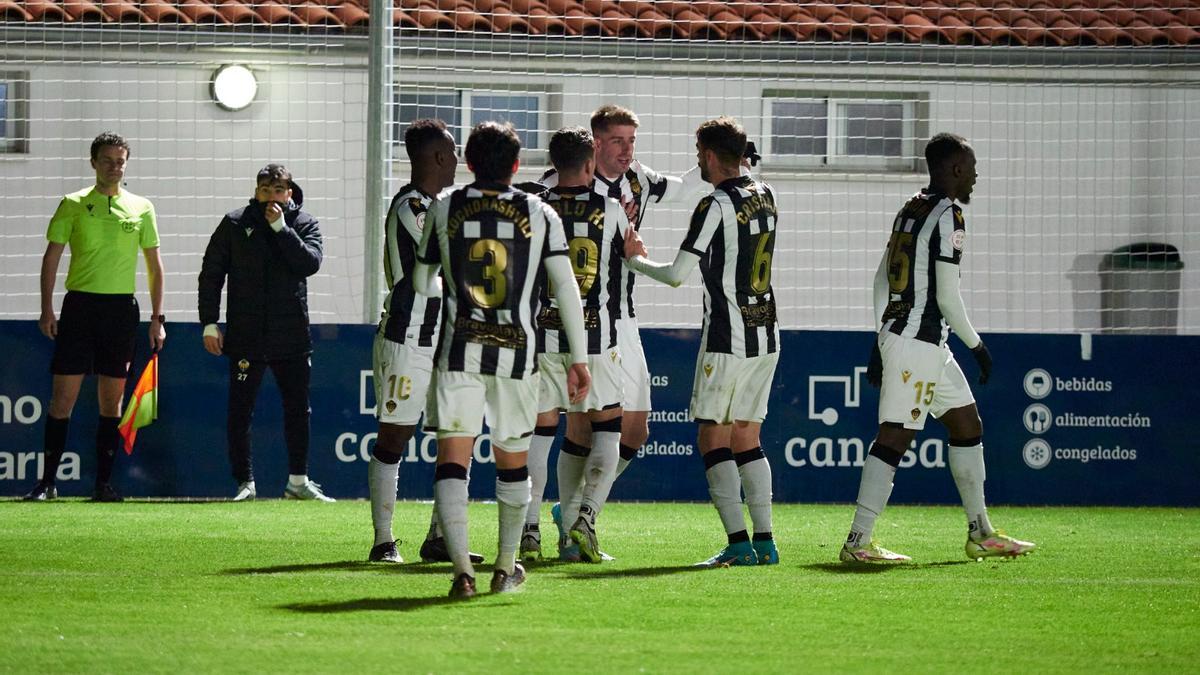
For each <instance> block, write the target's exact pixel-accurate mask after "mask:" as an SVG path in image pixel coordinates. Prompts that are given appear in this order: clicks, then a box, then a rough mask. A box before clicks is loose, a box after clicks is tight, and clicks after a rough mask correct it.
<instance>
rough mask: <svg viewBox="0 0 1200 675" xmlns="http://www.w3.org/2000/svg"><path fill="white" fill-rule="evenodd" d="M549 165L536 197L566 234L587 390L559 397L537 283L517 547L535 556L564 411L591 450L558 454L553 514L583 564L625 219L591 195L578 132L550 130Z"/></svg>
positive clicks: (611, 420) (562, 348) (588, 556)
mask: <svg viewBox="0 0 1200 675" xmlns="http://www.w3.org/2000/svg"><path fill="white" fill-rule="evenodd" d="M550 161H551V162H553V163H554V168H555V169H556V170H557V171H558V176H559V181H558V184H557V186H555V187H553V188H550V189H549V190H547V191H546V192H545V193H543V194H542V199H544V200H545V201H546V203H547V204H549V205H550V206H551V207H553V208H554V210H555V211H556V212H557V213H558V215H559V217H560V218H562V222H563V229H564V231H565V233H566V236H567V248H568V259H569V260H570V262H571V267H572V268H573V270H574V274H575V281H576V282H577V283H578V284H579V292H580V295H581V297H582V301H583V312H584V326H585V328H586V331H587V353H588V368H589V370H590V371H591V373H592V387H591V390H590V391H589V393H588V397H587V398H586V399H584V400H583V401H580V402H578V403H576V404H571V403H570V402H569V401H568V400H567V392H566V390H565V389H563V387H562V384H563V382H564V378H563V377H562V375H563V373H564V372H565V371H566V370H567V368H568V367H569V366H570V356H571V355H570V352H571V350H570V347H571V345H569V344H568V343H567V340H566V335H565V333H564V332H563V331H562V320H561V318H560V316H559V312H558V306H557V303H556V302H555V300H554V298H553V297H551V294H550V289H549V288H547V287H543V288H542V297H541V305H542V309H541V311H540V312H539V314H538V363H539V368H540V370H541V372H542V381H541V392H540V395H539V406H538V410H539V411H541V412H540V413H539V414H538V419H537V426H536V428H535V429H534V436H533V439H532V440H531V441H530V447H529V475H530V480H531V482H532V491H531V495H532V497H531V499H530V504H529V509H528V511H527V513H526V517H525V530H524V532H523V533H522V535H521V549H520V553H521V557H522V558H524V559H526V560H536V559H540V558H541V534H540V531H539V527H538V517H539V515H540V510H541V502H542V493H543V491H544V490H545V487H546V478H547V465H548V459H549V455H550V447H551V445H552V444H553V443H554V437H555V435H556V434H557V431H558V415H559V411H560V410H566V411H567V417H568V419H569V420H570V421H571V423H572V424H574V425H576V426H584V427H587V428H590V430H591V437H592V443H593V445H594V447H592V448H591V449H590V452H587V453H586V454H584V453H583V452H582V451H583V450H584V448H582V447H580V446H579V445H578V444H575V443H572V442H571V441H570V440H568V441H567V442H566V443H565V444H564V446H563V451H562V452H561V453H559V456H558V485H559V499H560V500H561V506H560V508H561V509H562V511H561V513H562V516H560V517H561V518H562V519H563V520H565V522H567V523H569V524H573V526H572V527H571V529H570V537H571V538H572V539H573V540H575V541H576V542H577V546H578V553H577V554H576V555H577V556H579V557H582V558H583V559H585V560H587V561H589V562H600V560H601V555H600V549H599V546H598V544H597V542H596V516H597V515H598V514H599V513H600V510H601V509H602V508H603V507H604V502H605V501H607V499H608V493H609V491H610V490H611V489H612V483H613V480H614V479H616V470H617V461H618V459H619V458H620V454H619V449H618V446H619V444H620V437H621V413H622V408H621V403H622V400H623V398H624V384H623V379H624V376H623V373H622V371H621V353H620V350H619V349H618V347H617V327H616V321H617V317H618V316H619V312H620V307H619V303H620V292H621V281H622V277H623V272H622V262H623V258H624V255H623V250H624V244H625V232H626V231H627V230H628V228H629V221H628V219H627V217H626V215H625V211H624V209H622V208H621V205H620V204H619V203H618V202H617V201H616V200H615V199H611V198H608V197H605V196H603V195H600V194H597V193H596V192H593V191H592V188H591V186H592V174H593V173H594V172H595V169H596V162H595V148H594V141H593V139H592V134H591V133H590V132H589V131H588V130H587V129H584V128H583V127H571V128H566V129H560V130H559V131H557V132H555V134H554V136H553V137H552V138H551V139H550ZM558 547H559V556H560V557H564V556H569V554H567V553H565V552H566V551H567V549H568V544H567V542H566V537H565V536H564V535H563V534H560V535H559V542H558Z"/></svg>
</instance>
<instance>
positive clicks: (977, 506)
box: [949, 443, 995, 541]
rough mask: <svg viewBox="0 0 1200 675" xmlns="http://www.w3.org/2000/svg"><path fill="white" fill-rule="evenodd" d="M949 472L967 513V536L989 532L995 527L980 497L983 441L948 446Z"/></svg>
mask: <svg viewBox="0 0 1200 675" xmlns="http://www.w3.org/2000/svg"><path fill="white" fill-rule="evenodd" d="M949 454H950V474H951V475H952V476H954V484H955V485H957V486H958V496H959V497H961V498H962V504H963V510H964V511H966V513H967V535H968V536H969V537H971V539H974V540H976V541H978V540H980V539H984V538H986V537H988V536H989V535H991V534H992V533H993V532H995V530H993V529H992V523H991V521H990V520H988V514H987V505H986V504H985V503H984V499H983V481H984V480H986V479H987V471H986V469H985V468H984V466H983V444H982V443H979V444H977V445H972V446H970V447H966V448H962V447H956V446H953V445H952V446H950V453H949Z"/></svg>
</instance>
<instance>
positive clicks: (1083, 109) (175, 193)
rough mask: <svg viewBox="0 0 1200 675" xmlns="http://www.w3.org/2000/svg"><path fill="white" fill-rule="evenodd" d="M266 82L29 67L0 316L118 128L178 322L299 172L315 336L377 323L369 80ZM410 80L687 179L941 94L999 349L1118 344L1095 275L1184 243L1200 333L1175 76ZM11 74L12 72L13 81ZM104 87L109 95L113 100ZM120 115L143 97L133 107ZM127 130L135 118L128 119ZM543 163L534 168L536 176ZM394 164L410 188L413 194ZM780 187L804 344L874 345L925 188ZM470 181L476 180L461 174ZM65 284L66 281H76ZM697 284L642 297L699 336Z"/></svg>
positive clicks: (787, 320)
mask: <svg viewBox="0 0 1200 675" xmlns="http://www.w3.org/2000/svg"><path fill="white" fill-rule="evenodd" d="M260 58H263V59H264V63H263V64H262V65H260V66H259V70H260V76H261V77H260V79H261V81H262V82H263V85H262V86H263V93H261V94H260V97H259V100H258V102H256V103H255V104H254V105H253V106H252V107H251V108H250V109H249V110H248V111H245V112H242V113H226V112H222V111H220V110H219V109H217V108H216V106H214V105H213V104H212V103H211V102H210V101H209V100H208V94H207V82H208V77H209V75H210V73H211V70H212V67H213V66H215V64H216V63H217V61H218V59H217V58H216V57H208V58H207V59H200V62H197V63H186V64H178V63H176V64H171V63H163V64H150V65H125V66H119V67H113V66H105V67H103V68H100V67H99V66H95V67H88V66H86V65H84V66H82V67H81V66H80V65H78V64H52V63H45V62H36V63H31V64H29V65H27V66H24V68H27V69H28V70H29V71H30V79H31V82H32V88H33V94H34V96H33V103H32V108H33V116H34V118H35V123H34V134H33V136H34V144H33V153H32V155H31V156H30V157H28V158H27V159H19V160H12V159H5V160H0V186H2V192H3V193H4V195H5V201H6V204H7V205H8V207H7V208H6V209H5V211H4V213H3V214H0V225H2V226H3V231H4V233H5V237H4V238H3V239H2V240H0V241H2V242H3V246H4V249H5V250H4V253H3V257H2V258H0V260H3V261H4V267H5V269H4V270H3V274H4V283H5V287H6V290H5V293H4V295H3V296H2V297H0V318H17V317H23V318H24V317H33V316H35V315H36V312H37V264H38V258H39V256H40V253H41V250H42V247H43V246H44V241H43V240H42V235H43V234H44V229H45V223H46V219H47V217H48V215H49V214H50V212H51V211H52V210H53V208H54V205H55V204H56V201H57V195H59V194H61V193H63V192H67V191H70V190H74V189H77V187H81V186H83V185H84V184H86V182H87V180H88V179H89V178H90V174H89V170H88V166H87V163H86V158H85V156H84V155H85V153H86V146H87V141H88V140H89V139H90V138H91V137H92V136H93V135H94V134H95V133H96V132H98V131H100V130H101V129H103V128H108V127H110V126H111V127H113V128H115V129H116V130H118V131H120V132H122V133H124V134H126V135H127V136H128V137H130V138H131V139H132V141H133V143H134V164H133V165H132V166H131V167H130V171H129V179H130V189H132V190H134V191H135V192H139V193H141V194H144V195H146V196H149V197H151V198H153V199H154V200H155V203H156V205H157V207H158V210H159V216H160V223H161V227H162V230H163V251H164V256H165V258H166V261H167V265H168V270H169V277H168V282H169V288H170V294H169V300H168V306H167V311H168V313H170V314H172V315H174V316H178V317H180V318H182V319H186V320H194V319H195V308H194V307H195V302H194V287H195V274H196V272H197V271H198V269H199V261H200V255H201V253H202V251H203V245H204V242H205V240H206V237H207V235H208V233H209V232H211V229H212V228H213V227H214V226H215V225H216V222H217V220H218V219H219V217H220V215H221V214H222V213H223V212H225V211H227V210H229V209H231V208H234V207H235V206H237V205H239V203H240V202H241V201H242V200H244V199H245V198H247V197H248V195H249V191H250V189H251V186H252V183H251V177H252V175H253V173H254V171H255V170H256V169H257V168H258V167H259V166H260V165H261V164H263V163H265V162H266V161H268V160H272V161H283V162H285V163H287V164H288V165H289V166H290V167H291V168H292V169H293V171H294V172H295V173H296V174H297V176H298V179H299V180H300V181H301V182H302V184H303V185H304V186H305V190H306V193H307V194H308V199H309V201H308V205H307V206H308V208H309V209H310V210H311V211H312V212H313V213H315V214H316V215H317V216H318V217H319V218H320V219H321V221H322V224H323V229H324V231H325V233H326V237H327V258H326V264H325V266H324V268H323V269H322V272H321V274H320V276H319V277H318V278H317V279H316V280H314V282H313V283H312V285H311V286H310V303H311V305H312V307H313V316H314V319H315V320H316V321H320V322H358V321H361V319H362V316H361V314H362V310H361V307H362V288H363V281H362V276H363V271H362V270H364V269H366V268H369V267H368V266H366V265H365V264H364V261H363V259H362V250H363V243H364V242H363V237H364V231H365V230H364V223H363V222H362V217H363V216H362V214H363V212H364V209H363V194H364V187H363V180H364V175H365V167H364V163H365V138H366V132H365V124H364V122H365V119H366V72H365V69H364V66H363V63H361V62H359V61H354V60H348V61H347V62H346V63H341V64H333V63H318V64H312V63H308V64H306V63H297V64H294V65H293V64H291V63H290V61H288V62H286V63H285V61H286V60H283V59H281V58H279V57H272V59H266V58H265V57H260ZM398 66H399V68H398V72H399V73H400V77H401V78H402V85H403V86H409V85H416V84H421V83H426V84H441V85H461V86H464V87H468V88H470V87H497V88H503V87H506V86H512V85H514V84H518V85H525V86H534V87H541V88H543V89H544V90H545V91H547V92H551V93H553V94H555V97H554V98H553V100H554V101H555V102H558V103H561V115H557V116H554V117H552V121H551V122H550V124H551V126H557V125H559V124H586V122H587V118H588V115H589V114H590V112H591V110H593V109H594V108H595V107H596V106H598V105H600V104H601V103H605V102H618V103H622V104H625V105H629V106H630V107H633V108H634V109H635V110H637V112H638V113H639V115H640V116H641V119H642V127H641V135H640V137H639V141H638V155H639V157H640V158H641V159H642V161H643V162H644V163H645V164H647V165H649V166H652V167H654V168H656V169H659V170H661V171H664V172H669V173H680V172H682V171H684V170H686V169H688V168H689V167H691V166H692V165H693V164H694V161H695V159H694V147H693V143H694V137H693V131H694V129H695V127H696V125H697V124H699V123H700V122H701V121H703V120H704V119H707V118H710V117H713V116H716V115H719V114H729V115H734V116H736V117H738V118H739V119H741V120H742V121H743V123H744V124H745V125H746V127H747V129H748V131H749V132H750V134H751V136H752V137H754V138H761V136H762V133H763V129H762V123H761V113H762V103H761V95H762V91H763V90H764V89H779V88H804V89H819V88H824V89H828V90H832V91H862V90H867V91H875V90H885V89H887V90H900V91H907V92H916V93H920V94H923V95H925V96H927V97H928V100H929V114H930V119H929V123H928V126H929V130H930V131H939V130H951V131H956V132H959V133H962V134H964V135H966V136H967V137H969V138H970V139H971V140H972V141H973V143H974V144H975V146H976V149H977V153H978V156H979V174H980V179H979V184H978V185H977V187H976V190H975V195H974V200H973V202H972V204H971V205H970V206H969V207H968V209H967V219H968V221H967V222H968V232H969V236H968V243H967V254H966V260H965V263H964V266H963V274H964V281H963V287H964V289H965V294H966V300H967V306H968V308H969V310H970V312H971V315H972V319H973V321H974V322H975V324H976V326H977V327H978V328H979V329H980V330H983V331H1034V332H1072V331H1084V330H1092V329H1095V328H1097V327H1098V326H1099V313H1098V308H1099V306H1100V295H1099V278H1098V276H1097V274H1096V267H1097V265H1098V264H1099V260H1100V257H1101V256H1102V255H1103V254H1104V253H1105V252H1107V251H1109V250H1111V249H1113V248H1115V247H1117V246H1121V245H1124V244H1127V243H1131V242H1133V241H1139V240H1145V239H1152V240H1157V241H1165V242H1167V243H1171V244H1174V245H1176V246H1177V247H1179V249H1180V250H1181V251H1182V252H1183V255H1184V259H1185V261H1186V262H1187V263H1188V267H1187V268H1186V269H1185V271H1184V276H1183V293H1182V301H1181V307H1180V326H1181V332H1186V333H1200V298H1198V297H1197V296H1198V295H1200V294H1198V291H1200V276H1198V275H1200V267H1198V266H1200V259H1198V258H1196V257H1195V253H1194V252H1196V251H1200V220H1198V219H1197V216H1196V215H1195V214H1197V213H1200V196H1197V194H1196V191H1195V190H1194V187H1193V186H1195V185H1196V184H1197V181H1198V180H1200V153H1198V152H1197V151H1196V149H1197V148H1198V147H1200V144H1198V141H1200V85H1198V82H1197V81H1195V80H1194V79H1193V80H1191V81H1188V80H1187V77H1193V78H1194V76H1185V77H1182V78H1180V81H1179V82H1176V83H1172V84H1169V85H1168V84H1164V83H1163V82H1162V81H1161V78H1162V75H1161V74H1160V73H1159V71H1154V72H1151V71H1150V70H1137V69H1132V68H1127V69H1119V70H1117V69H1108V70H1102V69H1083V68H1073V69H1072V68H1057V67H1055V68H1044V69H1036V68H1035V69H1022V70H1015V69H1006V68H981V67H976V68H971V67H959V68H955V69H946V68H941V69H933V68H930V67H924V66H917V65H902V66H898V67H894V68H893V67H881V66H863V65H850V64H846V65H844V66H839V65H830V66H820V67H817V66H809V67H805V66H803V65H802V64H795V63H787V62H778V63H776V62H772V63H752V64H737V63H732V64H731V63H729V62H719V63H710V62H704V61H702V60H697V59H691V60H687V59H684V60H667V61H662V60H646V61H640V60H638V59H617V60H612V59H608V60H606V59H602V58H598V57H597V58H595V59H566V58H548V59H539V58H536V57H528V58H503V59H501V58H489V56H488V55H487V54H479V53H475V54H470V55H464V54H451V55H447V57H446V58H438V57H436V55H435V56H433V57H431V58H428V59H416V60H412V59H409V60H405V61H401V62H399V63H398ZM5 67H6V68H10V67H11V66H8V65H6V66H5ZM96 80H102V81H100V82H97V81H96ZM120 100H126V101H141V102H142V103H119V102H118V101H120ZM110 120H120V122H119V123H116V122H110ZM540 171H541V167H540V166H531V167H528V168H527V169H526V170H525V171H523V174H522V175H523V177H536V175H537V174H539V173H540ZM406 173H407V168H406V166H405V164H404V162H403V161H398V162H397V164H396V176H395V181H394V183H393V185H392V186H391V188H393V189H394V188H395V187H398V186H399V184H400V183H401V182H403V180H404V179H405V178H406V177H407V176H406ZM762 175H763V176H764V178H766V179H767V180H768V181H769V182H771V183H772V184H773V185H774V186H775V187H776V189H777V191H778V193H779V195H780V201H781V203H782V205H783V208H784V213H783V215H782V216H781V231H780V235H779V240H778V244H777V252H776V256H775V273H774V282H773V283H774V285H775V288H776V292H777V295H778V296H779V301H780V308H781V314H782V316H783V320H784V324H785V326H787V327H789V328H839V329H840V328H847V329H866V328H868V327H869V326H870V322H871V318H870V310H869V303H870V293H869V285H870V280H871V275H872V274H873V272H874V269H875V266H876V265H877V263H878V259H879V256H880V255H881V252H882V248H883V245H884V243H885V241H886V238H887V232H888V229H889V227H890V223H891V220H892V217H893V216H894V214H895V211H896V210H897V209H898V208H899V206H900V205H901V203H902V202H903V200H904V199H905V198H906V197H907V196H908V195H909V194H911V193H912V192H913V191H915V190H916V189H918V188H920V187H921V186H922V185H923V184H924V182H925V178H924V176H922V175H917V174H878V173H875V174H855V173H838V172H800V171H794V170H787V169H786V168H780V167H778V166H776V165H773V164H772V163H771V161H770V158H768V161H767V163H766V165H765V166H764V167H763V170H762ZM459 178H460V180H467V179H469V175H468V173H467V171H466V168H465V166H463V167H462V168H461V169H460V174H459ZM689 213H690V206H676V207H665V206H660V207H656V208H652V209H651V211H650V212H649V215H648V218H647V221H646V223H645V227H646V229H645V237H646V239H647V243H648V244H649V245H650V247H651V252H652V254H653V255H654V256H655V257H658V258H668V257H670V256H672V255H673V254H674V251H675V248H676V247H677V245H678V242H679V240H680V239H681V238H682V233H683V230H684V228H685V227H686V224H687V219H688V214H689ZM60 285H61V283H60ZM699 297H700V294H699V286H698V285H697V284H696V283H695V280H693V283H691V284H690V285H689V286H687V287H685V288H684V289H680V290H672V289H669V288H666V287H661V286H655V285H654V284H653V283H652V282H643V283H641V284H640V286H639V291H638V298H639V306H640V307H641V308H642V311H641V316H642V318H643V322H644V323H645V324H646V325H660V326H695V325H698V322H699V316H700V301H699Z"/></svg>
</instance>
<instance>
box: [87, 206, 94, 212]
mask: <svg viewBox="0 0 1200 675" xmlns="http://www.w3.org/2000/svg"><path fill="white" fill-rule="evenodd" d="M95 207H96V205H95V204H88V205H87V210H88V213H91V212H92V209H93V208H95Z"/></svg>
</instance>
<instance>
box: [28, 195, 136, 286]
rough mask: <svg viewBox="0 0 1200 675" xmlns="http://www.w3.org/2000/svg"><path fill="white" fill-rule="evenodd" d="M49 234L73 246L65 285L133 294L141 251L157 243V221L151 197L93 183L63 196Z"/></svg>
mask: <svg viewBox="0 0 1200 675" xmlns="http://www.w3.org/2000/svg"><path fill="white" fill-rule="evenodd" d="M46 239H48V240H50V241H52V242H55V243H57V244H66V245H68V246H69V247H70V249H71V266H70V268H69V269H68V270H67V290H68V291H83V292H86V293H107V294H126V295H129V294H133V292H134V290H135V281H136V279H137V261H138V251H139V250H140V249H144V248H156V247H157V246H158V224H157V222H156V220H155V217H154V205H153V204H151V203H150V200H149V199H146V198H144V197H139V196H137V195H135V194H133V193H131V192H126V191H125V190H121V191H120V192H119V193H118V194H117V195H116V196H115V197H109V196H107V195H103V194H101V193H99V192H97V191H96V188H95V187H90V188H86V189H83V190H80V191H79V192H73V193H71V194H69V195H67V196H66V197H63V200H62V203H60V204H59V205H58V210H56V211H55V212H54V217H53V218H51V219H50V226H49V228H47V230H46Z"/></svg>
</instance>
